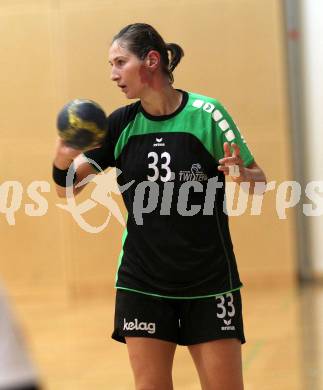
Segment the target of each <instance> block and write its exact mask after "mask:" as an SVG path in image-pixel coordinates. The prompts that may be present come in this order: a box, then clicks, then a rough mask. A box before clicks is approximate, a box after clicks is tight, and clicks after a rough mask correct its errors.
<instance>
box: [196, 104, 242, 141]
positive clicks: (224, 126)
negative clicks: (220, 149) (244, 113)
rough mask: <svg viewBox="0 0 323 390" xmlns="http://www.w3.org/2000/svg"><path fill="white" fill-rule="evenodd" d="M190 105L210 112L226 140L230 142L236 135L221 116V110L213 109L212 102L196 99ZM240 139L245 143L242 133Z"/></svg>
mask: <svg viewBox="0 0 323 390" xmlns="http://www.w3.org/2000/svg"><path fill="white" fill-rule="evenodd" d="M192 106H193V107H195V108H202V109H203V111H205V112H208V113H210V114H211V113H212V118H213V119H214V121H215V122H216V123H217V125H218V126H219V128H220V129H221V131H223V132H224V136H225V138H226V139H227V141H228V142H232V141H234V140H235V138H236V136H235V134H234V132H233V131H232V129H230V125H229V123H228V122H227V120H226V119H224V118H223V114H222V112H221V111H220V110H219V109H215V105H214V104H213V103H209V102H206V103H205V102H204V100H201V99H196V100H194V102H193V103H192ZM240 135H241V134H240ZM241 139H242V141H243V143H246V141H245V139H244V138H243V136H242V135H241Z"/></svg>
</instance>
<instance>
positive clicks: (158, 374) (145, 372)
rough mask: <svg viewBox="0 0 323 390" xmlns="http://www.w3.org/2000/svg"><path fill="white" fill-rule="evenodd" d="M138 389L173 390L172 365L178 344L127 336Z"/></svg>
mask: <svg viewBox="0 0 323 390" xmlns="http://www.w3.org/2000/svg"><path fill="white" fill-rule="evenodd" d="M126 341H127V348H128V354H129V360H130V364H131V367H132V371H133V375H134V379H135V385H136V390H161V389H163V390H173V380H172V367H173V360H174V354H175V349H176V344H175V343H171V342H168V341H163V340H158V339H152V338H145V337H126Z"/></svg>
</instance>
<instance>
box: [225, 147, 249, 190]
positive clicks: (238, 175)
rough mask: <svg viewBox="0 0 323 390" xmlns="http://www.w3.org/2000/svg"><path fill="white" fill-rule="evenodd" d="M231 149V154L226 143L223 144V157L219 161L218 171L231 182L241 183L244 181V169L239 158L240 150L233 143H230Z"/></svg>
mask: <svg viewBox="0 0 323 390" xmlns="http://www.w3.org/2000/svg"><path fill="white" fill-rule="evenodd" d="M231 147H232V149H233V151H232V152H231V148H230V144H229V143H228V142H225V143H224V144H223V150H224V157H223V158H221V160H219V163H220V165H219V166H218V170H219V171H222V172H223V173H224V175H225V176H228V175H229V176H230V177H231V178H232V180H233V181H235V182H237V183H241V182H242V181H243V180H244V176H245V167H244V166H243V161H242V158H241V157H240V148H239V146H238V145H237V144H235V143H232V144H231Z"/></svg>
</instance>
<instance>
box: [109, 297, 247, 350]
mask: <svg viewBox="0 0 323 390" xmlns="http://www.w3.org/2000/svg"><path fill="white" fill-rule="evenodd" d="M125 337H150V338H156V339H160V340H164V341H170V342H173V343H176V344H179V345H192V344H199V343H204V342H207V341H211V340H218V339H226V338H237V339H239V340H240V341H241V343H242V344H243V343H245V337H244V332H243V320H242V304H241V295H240V291H239V290H237V291H234V292H232V293H226V294H223V295H217V296H215V297H211V298H198V299H169V298H158V297H154V296H150V295H145V294H141V293H136V292H130V291H126V290H117V294H116V307H115V319H114V332H113V334H112V338H113V339H114V340H117V341H120V342H123V343H125V342H126V341H125Z"/></svg>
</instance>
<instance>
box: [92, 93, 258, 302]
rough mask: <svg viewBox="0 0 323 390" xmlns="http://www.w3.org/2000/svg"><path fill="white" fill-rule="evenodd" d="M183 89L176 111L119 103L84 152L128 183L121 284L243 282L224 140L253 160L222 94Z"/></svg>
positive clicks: (137, 287)
mask: <svg viewBox="0 0 323 390" xmlns="http://www.w3.org/2000/svg"><path fill="white" fill-rule="evenodd" d="M182 93H183V99H182V103H181V105H180V107H179V108H178V109H177V110H176V112H174V113H172V114H171V115H164V116H152V115H150V114H148V113H147V112H145V111H144V109H143V107H142V106H141V103H140V101H138V102H135V103H133V104H130V105H127V106H125V107H122V108H119V109H118V110H116V111H114V112H113V113H112V114H111V115H110V116H109V117H108V123H109V133H108V136H107V137H106V140H105V143H104V145H103V146H102V147H101V148H99V149H95V150H92V151H90V152H87V153H86V154H85V155H86V156H87V157H88V158H91V159H92V160H94V161H95V162H96V163H97V164H98V165H99V166H100V167H101V168H102V170H104V169H106V168H107V167H117V168H118V169H119V170H120V174H119V175H118V179H117V180H118V184H119V186H121V187H122V186H125V185H127V184H129V188H128V189H127V190H125V191H124V192H123V193H122V196H123V199H124V203H125V205H126V208H127V210H128V219H127V227H126V230H125V232H124V236H123V246H122V251H121V254H120V258H119V264H118V270H117V276H116V287H117V288H119V289H125V290H130V291H136V292H141V293H144V294H149V295H154V296H162V297H168V298H198V297H207V296H213V295H216V294H220V293H224V292H227V291H232V290H235V289H238V288H240V287H241V282H240V279H239V274H238V271H237V265H236V260H235V256H234V253H233V247H232V242H231V238H230V233H229V228H228V217H227V215H226V213H225V207H224V197H225V195H224V193H225V180H224V175H223V173H221V172H219V171H218V169H217V167H218V165H219V163H218V161H219V159H221V158H222V157H223V156H224V152H223V144H224V142H226V141H227V142H230V143H231V142H235V143H236V144H238V145H239V147H240V150H241V157H242V159H243V161H244V165H245V166H248V165H250V164H251V163H252V162H253V161H254V160H253V157H252V155H251V153H250V151H249V150H248V147H247V145H246V143H245V141H244V139H243V137H242V136H241V134H240V133H239V130H238V128H237V127H236V125H235V123H234V122H233V120H232V118H231V117H230V115H229V114H228V112H227V111H226V110H225V109H224V107H223V106H222V105H221V104H220V103H219V102H218V101H217V100H215V99H212V98H209V97H206V96H202V95H198V94H195V93H187V92H184V91H182Z"/></svg>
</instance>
